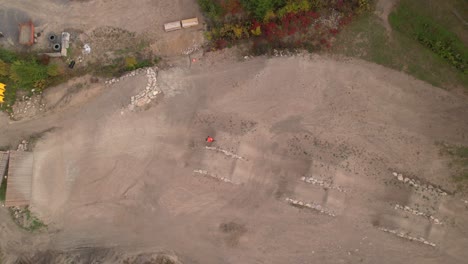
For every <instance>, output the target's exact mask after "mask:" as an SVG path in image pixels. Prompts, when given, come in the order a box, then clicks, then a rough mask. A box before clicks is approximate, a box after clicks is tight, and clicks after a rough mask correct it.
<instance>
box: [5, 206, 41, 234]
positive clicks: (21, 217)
mask: <svg viewBox="0 0 468 264" xmlns="http://www.w3.org/2000/svg"><path fill="white" fill-rule="evenodd" d="M9 210H10V214H11V216H12V217H13V220H14V222H15V223H16V224H18V226H20V227H21V228H23V229H25V230H27V231H29V232H37V231H40V230H43V229H45V228H47V225H46V224H44V223H43V222H42V221H41V220H40V219H39V218H37V217H36V216H34V215H33V214H32V213H31V211H30V210H29V207H28V206H26V207H13V208H9Z"/></svg>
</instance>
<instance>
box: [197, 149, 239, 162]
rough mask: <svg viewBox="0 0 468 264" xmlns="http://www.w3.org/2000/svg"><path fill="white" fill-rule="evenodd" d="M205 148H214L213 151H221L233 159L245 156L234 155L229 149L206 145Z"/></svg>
mask: <svg viewBox="0 0 468 264" xmlns="http://www.w3.org/2000/svg"><path fill="white" fill-rule="evenodd" d="M205 148H206V149H208V150H214V151H218V152H221V153H223V154H224V155H226V156H228V157H231V158H233V159H240V160H246V159H245V158H243V157H241V156H239V155H236V154H234V153H232V152H230V151H227V150H224V149H220V148H217V147H208V146H206V147H205Z"/></svg>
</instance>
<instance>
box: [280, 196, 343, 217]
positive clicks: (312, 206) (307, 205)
mask: <svg viewBox="0 0 468 264" xmlns="http://www.w3.org/2000/svg"><path fill="white" fill-rule="evenodd" d="M286 202H288V203H290V204H291V205H294V206H299V207H304V208H309V209H312V210H315V211H318V212H320V213H322V214H326V215H329V216H336V215H335V213H334V212H333V211H331V210H328V209H327V208H325V207H323V206H321V205H320V204H317V203H314V202H312V203H306V202H303V201H299V200H295V199H291V198H286Z"/></svg>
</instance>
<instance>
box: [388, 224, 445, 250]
mask: <svg viewBox="0 0 468 264" xmlns="http://www.w3.org/2000/svg"><path fill="white" fill-rule="evenodd" d="M379 229H380V230H381V231H384V232H386V233H390V234H394V235H396V236H398V237H401V238H404V239H407V240H410V241H416V242H419V243H423V244H425V245H428V246H432V247H435V246H436V244H435V243H432V242H429V241H427V240H426V239H424V238H422V237H413V236H409V235H407V234H405V233H404V232H401V231H398V230H393V229H387V228H384V227H379Z"/></svg>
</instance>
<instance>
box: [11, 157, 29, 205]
mask: <svg viewBox="0 0 468 264" xmlns="http://www.w3.org/2000/svg"><path fill="white" fill-rule="evenodd" d="M33 161H34V155H33V153H32V152H27V151H10V159H9V165H8V178H7V189H6V196H5V206H8V207H11V206H23V205H29V202H30V200H31V191H32V175H33Z"/></svg>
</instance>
